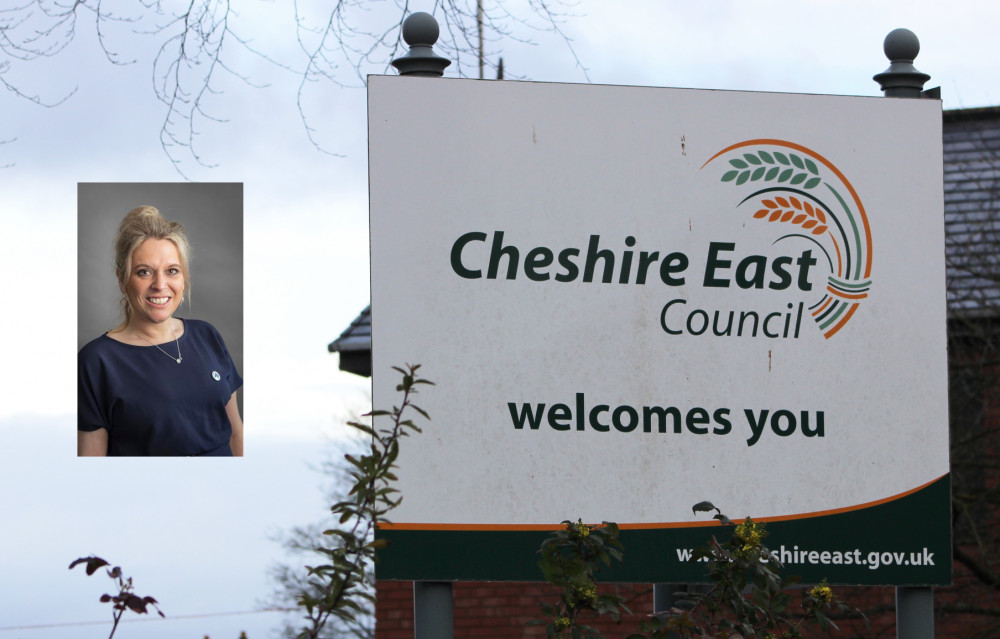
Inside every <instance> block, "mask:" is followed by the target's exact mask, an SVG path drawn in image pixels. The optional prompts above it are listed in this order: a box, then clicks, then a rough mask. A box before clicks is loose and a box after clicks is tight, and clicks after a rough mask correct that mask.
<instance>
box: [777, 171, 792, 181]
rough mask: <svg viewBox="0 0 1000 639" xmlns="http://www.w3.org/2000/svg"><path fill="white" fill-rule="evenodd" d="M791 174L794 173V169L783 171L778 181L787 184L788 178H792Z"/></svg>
mask: <svg viewBox="0 0 1000 639" xmlns="http://www.w3.org/2000/svg"><path fill="white" fill-rule="evenodd" d="M792 173H794V169H785V170H784V171H782V172H781V175H779V176H778V181H779V182H787V181H788V178H790V177H792Z"/></svg>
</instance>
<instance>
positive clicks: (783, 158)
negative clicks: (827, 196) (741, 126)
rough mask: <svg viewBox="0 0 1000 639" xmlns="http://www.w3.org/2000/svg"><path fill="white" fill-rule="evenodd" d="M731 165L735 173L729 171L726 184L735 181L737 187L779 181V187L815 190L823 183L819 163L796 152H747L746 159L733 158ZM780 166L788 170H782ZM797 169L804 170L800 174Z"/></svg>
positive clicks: (730, 161) (744, 157)
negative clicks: (786, 184)
mask: <svg viewBox="0 0 1000 639" xmlns="http://www.w3.org/2000/svg"><path fill="white" fill-rule="evenodd" d="M729 164H730V165H732V166H733V167H734V170H730V171H726V172H725V173H724V174H723V176H722V181H723V182H735V183H736V184H737V186H738V185H742V184H746V183H747V182H759V181H762V180H763V181H764V182H775V181H777V182H778V183H779V184H783V183H788V184H789V185H793V186H800V185H801V186H802V188H804V189H812V188H815V187H816V186H818V185H819V184H820V183H821V182H822V179H821V178H820V177H819V167H817V166H816V163H815V162H813V161H812V160H811V159H809V158H802V157H800V156H798V155H796V154H794V153H788V154H786V153H781V152H780V151H774V152H768V151H757V152H756V153H744V154H743V157H742V159H741V158H732V159H730V160H729ZM768 165H771V166H768ZM778 165H783V166H785V167H787V168H784V169H782V168H781V166H778ZM796 169H802V170H801V171H797V170H796ZM806 171H808V173H806ZM809 173H811V174H812V176H810V175H809ZM813 176H815V177H813Z"/></svg>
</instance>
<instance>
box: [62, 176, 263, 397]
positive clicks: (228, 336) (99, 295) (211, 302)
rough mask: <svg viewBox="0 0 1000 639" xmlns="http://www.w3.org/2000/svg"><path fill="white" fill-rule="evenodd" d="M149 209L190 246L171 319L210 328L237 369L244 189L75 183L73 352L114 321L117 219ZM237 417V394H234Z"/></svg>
mask: <svg viewBox="0 0 1000 639" xmlns="http://www.w3.org/2000/svg"><path fill="white" fill-rule="evenodd" d="M144 204H148V205H150V206H155V207H156V208H157V209H159V211H160V215H162V216H163V217H165V218H166V219H168V220H172V221H175V222H180V223H181V225H183V226H184V231H185V232H186V233H187V237H188V241H189V242H190V244H191V255H190V264H189V267H190V271H191V290H190V294H189V296H188V297H187V298H186V299H185V300H184V303H183V304H181V306H180V308H178V309H177V313H176V316H177V317H181V318H192V319H200V320H205V321H207V322H210V323H211V324H212V325H214V326H215V327H216V328H217V329H219V332H220V333H222V337H223V339H224V340H225V341H226V346H227V347H228V348H229V352H230V354H231V355H232V356H233V361H235V362H236V368H237V370H239V372H240V374H241V375H245V371H244V368H243V185H242V184H241V183H209V184H204V183H185V182H181V183H173V182H153V183H139V182H136V183H81V184H79V185H77V300H78V302H77V309H78V314H77V349H78V350H79V349H80V348H82V347H83V345H84V344H86V343H87V342H89V341H91V340H93V339H95V338H96V337H98V336H99V335H101V334H102V333H106V332H107V331H109V330H111V329H112V328H114V327H115V326H118V324H120V323H121V321H122V319H123V316H122V313H121V306H120V305H119V302H118V300H119V299H120V298H121V294H120V292H119V289H118V280H117V279H116V278H115V269H114V258H113V243H114V237H115V233H116V232H117V230H118V225H119V224H120V223H121V221H122V218H124V217H125V214H127V213H128V212H129V211H131V210H132V209H134V208H136V207H137V206H141V205H144ZM237 401H238V402H239V406H240V414H241V415H242V414H243V389H242V388H240V390H239V392H238V393H237Z"/></svg>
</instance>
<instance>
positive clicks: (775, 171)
mask: <svg viewBox="0 0 1000 639" xmlns="http://www.w3.org/2000/svg"><path fill="white" fill-rule="evenodd" d="M779 171H781V169H780V168H778V167H776V166H774V167H771V168H770V169H768V170H767V175H765V176H764V179H765V180H767V181H771V180H773V179H774V176H776V175H777V174H778V172H779Z"/></svg>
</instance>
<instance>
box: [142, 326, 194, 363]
mask: <svg viewBox="0 0 1000 639" xmlns="http://www.w3.org/2000/svg"><path fill="white" fill-rule="evenodd" d="M139 337H141V338H142V339H144V340H146V342H147V343H149V345H150V346H155V347H156V350H158V351H160V352H161V353H163V354H164V355H166V356H167V357H169V358H170V359H172V360H174V361H175V362H177V363H178V364H180V363H181V360H182V359H184V358H183V357H181V343H180V341H178V338H176V337H175V338H174V346H176V347H177V357H174V356H173V355H171V354H170V353H168V352H167V351H165V350H163V349H162V348H160V347H159V346H158V345H156V344H153V342H150V341H149V340H148V339H146V336H145V335H143V334H141V333H140V334H139Z"/></svg>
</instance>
